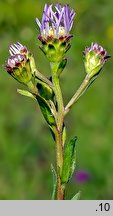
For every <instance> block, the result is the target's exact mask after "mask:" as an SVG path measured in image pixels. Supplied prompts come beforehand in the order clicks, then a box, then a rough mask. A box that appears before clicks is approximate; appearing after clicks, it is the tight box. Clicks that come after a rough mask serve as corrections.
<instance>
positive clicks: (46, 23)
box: [36, 3, 76, 41]
mask: <svg viewBox="0 0 113 216" xmlns="http://www.w3.org/2000/svg"><path fill="white" fill-rule="evenodd" d="M75 14H76V13H75V11H74V9H72V10H70V7H69V5H64V6H62V5H61V4H58V3H57V4H56V5H55V6H54V8H53V5H52V4H51V5H47V4H45V7H44V12H43V16H42V22H41V23H40V21H39V19H38V18H36V22H37V24H38V26H39V28H40V36H39V39H40V40H41V41H45V40H47V39H48V38H51V39H59V38H62V37H68V36H69V33H70V31H71V29H72V25H73V19H74V16H75Z"/></svg>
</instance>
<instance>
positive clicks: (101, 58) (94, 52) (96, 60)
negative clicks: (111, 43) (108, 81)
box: [83, 43, 110, 78]
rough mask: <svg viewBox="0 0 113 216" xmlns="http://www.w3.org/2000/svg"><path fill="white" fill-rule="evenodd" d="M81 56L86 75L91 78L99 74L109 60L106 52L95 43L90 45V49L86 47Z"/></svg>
mask: <svg viewBox="0 0 113 216" xmlns="http://www.w3.org/2000/svg"><path fill="white" fill-rule="evenodd" d="M83 56H84V65H85V69H86V73H87V74H88V75H89V76H90V77H91V78H92V77H93V76H95V75H96V74H98V73H99V72H100V70H101V69H102V67H103V66H104V64H105V62H107V60H108V58H110V56H107V51H106V50H105V49H104V48H103V47H102V46H100V45H98V44H97V43H92V44H91V46H90V47H86V48H85V51H83Z"/></svg>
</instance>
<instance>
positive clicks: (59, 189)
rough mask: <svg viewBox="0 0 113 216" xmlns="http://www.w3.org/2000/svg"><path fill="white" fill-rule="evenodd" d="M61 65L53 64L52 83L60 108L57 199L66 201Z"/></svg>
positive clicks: (55, 130) (55, 129)
mask: <svg viewBox="0 0 113 216" xmlns="http://www.w3.org/2000/svg"><path fill="white" fill-rule="evenodd" d="M58 66H59V63H51V70H52V82H53V88H54V93H55V97H56V102H57V106H58V111H57V122H56V123H57V126H56V127H55V128H54V132H55V141H56V164H57V199H58V200H63V199H64V188H63V187H62V185H61V179H60V174H61V172H62V165H63V140H62V130H63V122H64V105H63V98H62V92H61V88H60V83H59V77H58V74H57V71H58Z"/></svg>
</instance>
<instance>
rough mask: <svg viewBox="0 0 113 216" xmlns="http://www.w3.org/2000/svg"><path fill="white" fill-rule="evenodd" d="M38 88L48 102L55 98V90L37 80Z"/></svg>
mask: <svg viewBox="0 0 113 216" xmlns="http://www.w3.org/2000/svg"><path fill="white" fill-rule="evenodd" d="M37 88H38V91H39V93H40V95H41V96H42V97H44V98H45V99H46V100H52V99H53V97H54V92H53V90H52V89H51V88H50V87H49V86H48V85H47V84H46V83H44V82H42V81H40V80H39V79H37Z"/></svg>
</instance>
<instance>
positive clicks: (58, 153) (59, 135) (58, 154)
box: [54, 128, 64, 200]
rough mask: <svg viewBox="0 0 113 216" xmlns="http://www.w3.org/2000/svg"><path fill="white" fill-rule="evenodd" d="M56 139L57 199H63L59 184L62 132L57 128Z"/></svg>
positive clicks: (61, 188) (61, 160)
mask: <svg viewBox="0 0 113 216" xmlns="http://www.w3.org/2000/svg"><path fill="white" fill-rule="evenodd" d="M54 132H55V141H56V166H57V200H63V199H64V188H63V187H62V185H61V179H60V174H61V171H62V165H63V147H62V133H60V132H59V131H58V129H57V128H55V129H54Z"/></svg>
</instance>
